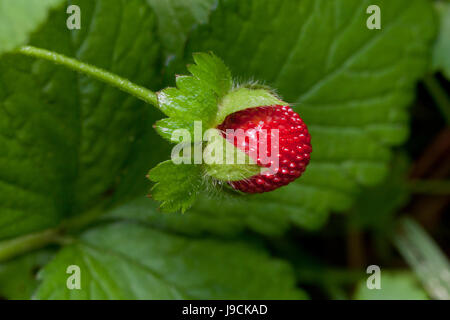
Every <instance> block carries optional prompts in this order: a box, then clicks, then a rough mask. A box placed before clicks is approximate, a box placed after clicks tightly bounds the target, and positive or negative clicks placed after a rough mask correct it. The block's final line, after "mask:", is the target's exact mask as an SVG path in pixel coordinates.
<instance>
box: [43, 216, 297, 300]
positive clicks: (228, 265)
mask: <svg viewBox="0 0 450 320" xmlns="http://www.w3.org/2000/svg"><path fill="white" fill-rule="evenodd" d="M73 264H76V265H78V266H80V268H81V272H82V275H83V276H82V278H81V290H68V289H67V287H66V280H67V275H66V274H65V273H64V270H65V269H66V268H67V266H68V265H73ZM61 270H63V272H61ZM40 279H41V281H42V283H41V285H40V287H39V288H38V290H37V293H36V295H35V298H37V299H174V298H175V299H180V298H190V299H304V298H305V295H304V294H303V293H302V291H300V290H298V289H296V288H295V287H294V282H295V280H294V277H293V273H292V270H291V269H290V268H289V267H288V265H287V264H286V263H284V262H282V261H280V260H276V259H272V258H270V257H269V256H268V255H267V253H265V252H264V251H262V250H259V249H258V248H257V247H255V246H250V245H248V244H245V243H243V242H236V241H230V242H224V241H218V240H212V239H207V238H188V237H183V236H177V235H170V234H167V233H165V232H162V231H157V230H155V229H152V228H149V227H146V226H145V225H142V224H135V223H127V222H116V223H113V224H108V225H106V226H102V227H99V228H97V229H93V230H90V231H88V232H86V233H85V234H84V235H83V236H82V237H81V239H80V241H79V242H77V243H76V244H73V245H70V246H68V247H66V248H64V249H63V250H62V251H61V252H60V253H58V255H57V256H56V257H55V259H54V260H53V261H52V262H50V264H48V265H47V266H46V267H45V268H44V269H43V271H42V272H41V274H40Z"/></svg>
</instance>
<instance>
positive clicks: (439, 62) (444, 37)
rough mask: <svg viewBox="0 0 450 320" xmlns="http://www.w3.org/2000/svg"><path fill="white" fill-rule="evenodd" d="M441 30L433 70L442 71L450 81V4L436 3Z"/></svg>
mask: <svg viewBox="0 0 450 320" xmlns="http://www.w3.org/2000/svg"><path fill="white" fill-rule="evenodd" d="M435 7H436V9H437V12H438V15H439V21H440V28H439V34H438V38H437V40H436V44H435V45H434V51H433V70H437V71H442V73H443V74H444V75H445V76H446V77H447V79H450V3H448V2H441V1H440V2H436V3H435Z"/></svg>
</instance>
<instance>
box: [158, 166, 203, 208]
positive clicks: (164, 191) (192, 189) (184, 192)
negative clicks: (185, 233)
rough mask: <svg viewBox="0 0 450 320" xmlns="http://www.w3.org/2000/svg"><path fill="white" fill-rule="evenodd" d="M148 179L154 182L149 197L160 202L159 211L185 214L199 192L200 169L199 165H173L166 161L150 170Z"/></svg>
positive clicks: (200, 182)
mask: <svg viewBox="0 0 450 320" xmlns="http://www.w3.org/2000/svg"><path fill="white" fill-rule="evenodd" d="M149 179H150V180H151V181H153V182H156V184H155V185H154V186H153V188H152V190H151V196H152V198H153V199H155V200H157V201H161V202H162V204H161V209H164V210H166V211H168V212H173V211H177V210H181V211H182V212H185V211H186V210H187V209H188V208H190V207H191V206H192V204H193V202H194V201H195V200H196V199H197V196H198V193H199V192H200V190H201V189H200V187H201V184H202V181H203V180H202V168H201V166H200V165H195V164H175V163H174V162H173V161H172V160H168V161H165V162H161V163H160V164H159V165H157V166H156V167H155V168H153V169H152V170H150V172H149Z"/></svg>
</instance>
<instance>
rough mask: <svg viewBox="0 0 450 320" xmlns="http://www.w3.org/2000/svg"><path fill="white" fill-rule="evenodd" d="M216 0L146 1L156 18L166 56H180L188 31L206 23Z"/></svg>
mask: <svg viewBox="0 0 450 320" xmlns="http://www.w3.org/2000/svg"><path fill="white" fill-rule="evenodd" d="M216 1H217V0H164V1H161V0H147V2H148V4H149V5H150V6H151V7H152V8H153V10H154V11H155V13H156V16H157V17H158V31H159V35H160V38H161V39H163V45H164V48H165V51H166V54H168V55H173V54H180V51H181V50H182V48H183V45H184V43H185V42H186V39H187V35H188V33H189V31H190V30H191V29H192V28H193V27H194V26H195V25H197V24H202V23H205V22H207V20H208V16H209V13H210V11H211V9H212V8H213V5H214V4H215V2H216Z"/></svg>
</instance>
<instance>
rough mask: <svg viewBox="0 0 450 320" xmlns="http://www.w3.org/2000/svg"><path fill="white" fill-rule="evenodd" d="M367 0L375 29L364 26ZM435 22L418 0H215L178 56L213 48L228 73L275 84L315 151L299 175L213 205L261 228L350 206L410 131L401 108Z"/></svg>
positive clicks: (421, 69) (317, 219)
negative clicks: (377, 16)
mask: <svg viewBox="0 0 450 320" xmlns="http://www.w3.org/2000/svg"><path fill="white" fill-rule="evenodd" d="M372 4H376V5H379V6H380V8H381V12H382V28H381V30H369V29H367V28H366V20H367V18H368V15H367V14H366V8H367V7H368V6H369V5H372ZM243 17H245V18H243ZM434 21H435V19H434V15H433V9H432V5H431V3H430V2H429V1H425V0H412V1H411V0H396V1H390V0H386V1H379V0H377V1H369V0H365V1H360V0H336V1H328V0H304V1H290V0H281V1H272V0H248V1H239V0H227V1H220V3H219V6H218V8H217V9H216V10H215V11H214V12H213V13H212V14H211V17H210V23H209V24H208V25H205V26H203V27H200V28H198V29H197V30H196V31H194V33H193V34H192V37H191V40H190V41H189V42H188V44H187V50H186V53H185V56H186V57H187V58H188V57H190V54H191V52H198V51H213V52H214V53H215V54H216V55H218V56H219V57H221V58H222V59H224V61H225V63H226V64H227V65H228V66H229V67H230V69H231V71H232V73H233V75H235V76H238V77H240V78H242V79H257V80H261V81H264V82H265V83H266V84H268V85H270V86H271V87H273V88H276V89H277V90H278V92H279V94H280V95H281V96H282V97H283V99H284V100H286V101H289V102H291V103H292V104H293V105H294V106H295V109H296V111H297V112H299V114H300V116H301V117H302V118H303V119H304V121H305V123H306V124H307V125H308V128H309V130H310V133H311V137H312V146H313V153H312V157H311V163H310V165H309V167H308V168H307V170H306V172H305V174H304V175H303V176H302V178H300V179H299V180H297V182H295V183H291V184H290V185H289V186H286V187H283V188H281V189H279V190H277V191H276V192H272V193H268V194H267V195H262V196H260V197H249V198H248V200H246V201H245V202H243V203H242V202H241V203H239V205H235V206H231V205H229V204H228V203H225V204H224V203H217V205H216V206H215V209H217V211H221V208H222V207H223V206H226V207H227V209H228V213H229V214H228V215H227V218H230V216H237V217H236V219H241V218H242V214H244V213H243V212H242V211H245V214H246V219H244V220H241V221H243V223H246V224H247V225H248V224H249V225H250V226H251V227H252V228H253V229H255V228H257V229H258V230H260V231H261V230H264V232H269V230H270V231H271V232H281V231H283V230H285V229H286V228H287V227H288V226H289V225H290V224H291V222H294V223H296V224H298V225H300V226H306V227H311V226H312V225H315V226H316V227H317V226H318V225H320V223H323V222H324V221H325V219H324V218H325V217H326V216H327V215H328V213H329V212H330V211H344V210H346V209H348V208H349V207H350V206H351V204H352V202H353V201H354V198H355V195H356V192H357V191H358V189H359V188H360V187H361V186H370V185H375V184H377V183H379V182H381V181H382V180H383V179H384V177H385V175H386V173H387V165H388V163H389V160H390V157H391V152H390V149H391V147H393V146H396V145H399V144H401V143H403V142H404V141H405V139H406V138H407V136H408V127H407V125H408V111H407V106H408V105H409V104H410V103H411V101H412V99H413V98H414V88H415V84H416V82H417V81H418V80H419V79H420V77H421V76H423V74H424V73H425V71H426V69H427V65H428V57H429V56H430V47H431V43H432V40H433V38H434V34H435V23H434ZM287 28H288V29H289V32H287V31H286V29H287ZM247 201H248V202H247ZM246 205H249V206H248V207H246V209H245V210H243V209H242V208H240V207H239V206H246ZM215 209H213V210H211V211H214V213H210V214H211V215H215V214H216V212H215V211H216V210H215ZM249 216H250V217H249ZM265 219H267V221H265ZM247 220H251V221H252V222H250V223H249V222H247ZM269 221H270V222H269ZM274 221H276V223H274Z"/></svg>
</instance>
